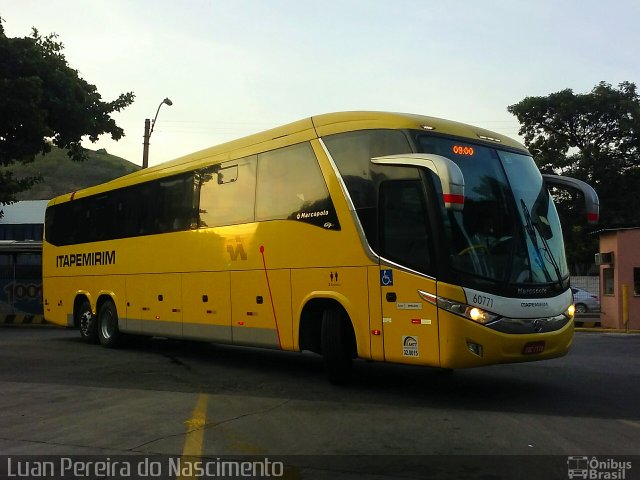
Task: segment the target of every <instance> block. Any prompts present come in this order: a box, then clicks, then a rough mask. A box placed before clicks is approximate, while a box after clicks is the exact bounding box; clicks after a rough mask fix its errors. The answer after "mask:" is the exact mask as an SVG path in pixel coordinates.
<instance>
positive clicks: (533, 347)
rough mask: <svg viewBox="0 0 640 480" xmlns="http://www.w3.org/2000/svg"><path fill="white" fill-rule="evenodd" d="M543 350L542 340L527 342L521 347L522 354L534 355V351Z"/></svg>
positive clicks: (540, 351)
mask: <svg viewBox="0 0 640 480" xmlns="http://www.w3.org/2000/svg"><path fill="white" fill-rule="evenodd" d="M542 352H544V341H540V342H529V343H527V344H526V345H525V346H524V349H522V354H523V355H535V354H536V353H542Z"/></svg>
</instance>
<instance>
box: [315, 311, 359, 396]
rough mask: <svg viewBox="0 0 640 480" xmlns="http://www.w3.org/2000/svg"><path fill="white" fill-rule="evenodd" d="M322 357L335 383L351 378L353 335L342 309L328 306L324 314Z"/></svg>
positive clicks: (332, 381) (330, 378)
mask: <svg viewBox="0 0 640 480" xmlns="http://www.w3.org/2000/svg"><path fill="white" fill-rule="evenodd" d="M321 340H322V358H323V360H324V368H325V371H326V373H327V377H328V378H329V381H330V382H331V383H333V384H335V385H342V384H345V383H347V382H348V381H349V380H350V378H351V364H352V348H351V347H352V345H351V335H349V330H348V326H347V320H346V319H345V318H344V314H343V312H342V310H340V309H338V308H327V309H326V310H324V312H323V314H322V339H321Z"/></svg>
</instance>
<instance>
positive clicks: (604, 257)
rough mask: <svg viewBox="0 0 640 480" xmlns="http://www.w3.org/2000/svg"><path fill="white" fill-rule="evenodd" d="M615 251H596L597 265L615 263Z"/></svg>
mask: <svg viewBox="0 0 640 480" xmlns="http://www.w3.org/2000/svg"><path fill="white" fill-rule="evenodd" d="M613 261H614V255H613V252H600V253H596V265H613Z"/></svg>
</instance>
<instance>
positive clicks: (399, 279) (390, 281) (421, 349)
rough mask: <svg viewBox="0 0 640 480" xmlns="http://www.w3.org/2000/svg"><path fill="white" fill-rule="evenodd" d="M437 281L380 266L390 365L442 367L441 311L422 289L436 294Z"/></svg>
mask: <svg viewBox="0 0 640 480" xmlns="http://www.w3.org/2000/svg"><path fill="white" fill-rule="evenodd" d="M435 286H436V282H435V281H434V280H429V279H422V278H420V279H419V278H416V276H415V275H414V274H412V273H409V272H405V271H403V270H401V269H397V268H393V266H391V265H386V264H385V263H384V262H382V263H381V264H380V288H381V290H382V329H383V332H382V334H383V340H384V357H385V360H386V361H389V362H399V363H415V364H421V365H425V364H428V365H434V366H437V365H439V362H440V354H439V350H438V312H437V308H436V306H435V305H433V304H431V303H429V302H425V301H424V300H423V299H422V298H420V296H419V294H418V289H421V290H424V291H428V292H434V293H435Z"/></svg>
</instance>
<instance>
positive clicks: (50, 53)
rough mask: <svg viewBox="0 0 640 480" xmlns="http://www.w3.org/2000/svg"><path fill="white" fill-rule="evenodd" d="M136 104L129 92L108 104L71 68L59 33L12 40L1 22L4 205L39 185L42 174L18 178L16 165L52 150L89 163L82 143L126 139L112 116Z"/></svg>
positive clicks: (0, 197)
mask: <svg viewBox="0 0 640 480" xmlns="http://www.w3.org/2000/svg"><path fill="white" fill-rule="evenodd" d="M133 99H134V95H133V93H131V92H129V93H123V94H121V95H119V96H118V98H116V99H115V100H113V101H111V102H104V101H103V100H102V97H101V96H100V94H99V93H98V90H97V88H96V86H95V85H91V84H90V83H88V82H86V81H85V80H84V79H82V78H81V77H80V76H79V74H78V71H77V70H75V69H73V68H72V67H71V66H70V65H69V64H68V63H67V60H66V58H65V56H64V54H63V45H62V43H60V42H59V41H57V37H56V35H55V34H51V35H47V36H45V37H43V36H41V35H40V34H39V33H38V31H37V30H36V29H35V28H34V29H33V33H32V34H31V36H30V37H24V38H9V37H7V36H6V35H5V33H4V28H3V26H2V18H0V166H2V167H5V168H2V170H0V205H2V204H5V203H11V202H13V201H14V200H16V199H17V198H18V196H17V195H18V194H20V193H21V192H24V191H25V190H28V189H29V188H30V187H32V186H33V185H34V184H36V183H37V182H38V181H39V177H38V176H37V175H35V176H34V175H32V176H29V175H25V174H24V173H23V174H21V175H17V172H16V170H14V165H15V168H19V166H20V164H24V163H29V162H31V161H33V160H34V159H35V158H36V157H37V156H38V155H40V154H46V153H48V152H50V151H51V149H52V147H59V148H63V149H64V150H65V151H66V155H68V156H69V157H70V158H72V159H73V160H85V159H86V154H85V150H84V149H83V148H82V145H81V141H82V139H83V138H86V137H88V139H89V140H90V141H92V142H95V141H97V140H98V138H99V137H100V136H101V135H103V134H109V135H111V138H112V139H113V140H119V139H120V138H122V136H123V135H124V131H123V130H122V128H120V127H118V125H116V122H115V121H114V120H113V118H111V114H112V113H114V112H119V111H121V110H122V109H123V108H126V107H127V106H129V105H130V104H131V103H132V102H133ZM46 158H48V157H45V159H46ZM87 167H89V165H88V164H86V163H85V164H84V169H87ZM54 168H55V167H54ZM87 175H93V174H90V173H87ZM41 195H46V194H45V193H44V192H42V193H41Z"/></svg>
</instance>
